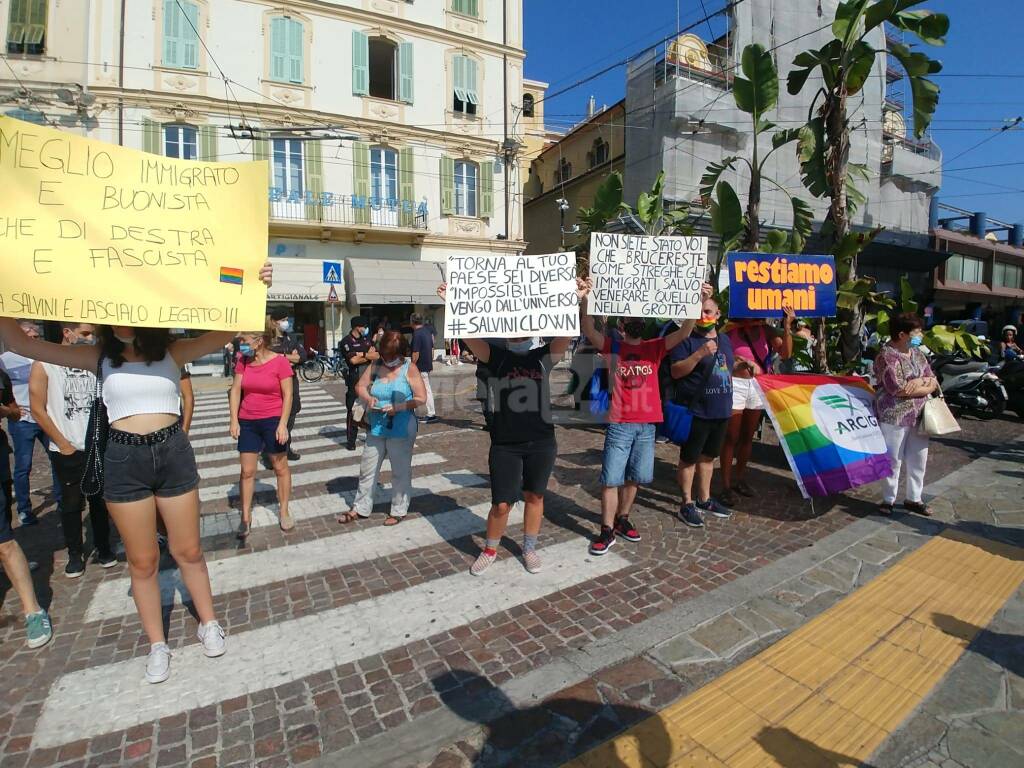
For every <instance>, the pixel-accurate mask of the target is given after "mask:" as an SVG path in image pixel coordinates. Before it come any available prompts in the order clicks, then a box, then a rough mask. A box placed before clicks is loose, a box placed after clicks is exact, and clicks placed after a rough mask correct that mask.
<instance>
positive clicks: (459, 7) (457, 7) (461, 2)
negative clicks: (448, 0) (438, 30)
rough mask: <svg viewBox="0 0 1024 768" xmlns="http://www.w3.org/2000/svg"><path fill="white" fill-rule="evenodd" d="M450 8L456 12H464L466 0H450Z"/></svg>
mask: <svg viewBox="0 0 1024 768" xmlns="http://www.w3.org/2000/svg"><path fill="white" fill-rule="evenodd" d="M452 10H453V11H455V12H456V13H465V12H466V0H452Z"/></svg>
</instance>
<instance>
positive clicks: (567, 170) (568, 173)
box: [555, 157, 572, 184]
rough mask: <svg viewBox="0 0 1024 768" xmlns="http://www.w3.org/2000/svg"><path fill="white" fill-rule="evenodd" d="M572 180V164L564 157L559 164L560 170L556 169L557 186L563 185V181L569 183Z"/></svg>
mask: <svg viewBox="0 0 1024 768" xmlns="http://www.w3.org/2000/svg"><path fill="white" fill-rule="evenodd" d="M571 178H572V163H570V162H569V161H568V160H566V159H565V158H564V157H563V158H562V161H561V162H560V163H559V164H558V168H556V169H555V184H561V183H562V182H563V181H568V180H569V179H571Z"/></svg>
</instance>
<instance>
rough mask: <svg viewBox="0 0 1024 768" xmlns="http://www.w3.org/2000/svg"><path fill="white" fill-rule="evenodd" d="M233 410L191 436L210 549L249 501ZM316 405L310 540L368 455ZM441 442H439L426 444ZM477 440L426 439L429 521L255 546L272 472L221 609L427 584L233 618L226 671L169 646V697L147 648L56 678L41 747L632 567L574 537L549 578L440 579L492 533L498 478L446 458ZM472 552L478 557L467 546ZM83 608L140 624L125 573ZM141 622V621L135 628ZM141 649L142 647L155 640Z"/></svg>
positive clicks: (238, 692)
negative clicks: (443, 564) (245, 620)
mask: <svg viewBox="0 0 1024 768" xmlns="http://www.w3.org/2000/svg"><path fill="white" fill-rule="evenodd" d="M225 400H226V398H225V396H224V393H223V392H213V393H200V394H199V395H198V397H197V408H196V418H195V420H194V422H193V429H192V433H191V434H192V437H193V445H194V446H196V449H197V450H196V460H197V464H198V467H199V472H200V476H201V485H200V498H201V500H202V501H203V505H204V510H203V512H202V516H201V520H200V525H201V535H202V536H203V538H204V539H206V540H207V541H208V542H210V543H215V542H213V541H212V540H213V539H215V538H216V537H222V536H224V535H226V534H232V533H233V532H234V530H235V529H236V527H237V524H238V519H239V516H238V512H237V510H235V509H231V508H227V509H225V507H228V505H229V504H230V503H232V502H235V501H237V494H238V485H237V473H238V454H237V452H236V451H234V450H232V449H231V447H230V444H231V442H232V441H231V440H230V437H229V436H227V425H228V411H227V407H226V402H225ZM303 404H304V412H303V414H302V415H301V417H300V422H299V424H300V428H299V429H297V430H296V431H295V435H296V441H295V448H296V450H299V451H300V452H302V453H303V459H302V461H301V462H300V463H298V464H295V465H293V467H292V471H293V476H292V480H293V488H294V489H295V491H296V492H298V497H297V498H294V499H293V500H292V502H291V504H290V509H291V513H292V516H293V518H294V519H295V521H296V526H297V527H296V530H297V531H300V532H301V531H302V526H303V525H304V524H306V523H318V522H319V521H324V520H326V521H328V522H330V521H331V518H333V516H335V515H337V514H338V513H340V512H343V511H347V510H348V509H349V507H350V506H351V504H352V501H353V499H354V496H355V486H356V482H355V481H356V479H357V476H358V471H359V460H360V450H358V449H357V451H354V452H350V451H347V450H343V449H342V448H341V446H340V445H339V440H342V439H344V425H343V423H341V422H342V421H343V419H344V408H343V407H342V406H340V404H339V403H338V401H337V400H336V399H335V398H334V397H332V396H331V395H330V394H329V393H328V392H327V391H326V390H322V389H320V388H318V387H306V388H304V390H303ZM432 434H436V435H438V436H439V439H437V440H433V441H432V442H427V441H428V440H429V438H430V437H431V435H432ZM472 435H473V430H471V429H468V428H447V429H445V428H442V429H439V430H437V431H432V432H428V433H426V434H424V435H421V439H423V440H424V441H425V442H424V445H423V446H419V445H418V446H417V452H416V453H414V456H413V489H412V496H413V497H414V499H422V498H425V497H431V496H433V497H437V498H436V499H435V500H433V501H431V502H430V503H429V504H427V505H423V506H420V507H419V509H428V508H429V509H432V510H434V511H431V512H429V513H422V514H417V512H418V505H417V504H416V503H415V501H414V504H413V508H412V514H411V515H410V517H409V518H408V519H407V520H405V521H403V522H402V523H401V524H400V525H398V526H394V527H391V528H383V527H381V526H380V525H377V524H373V522H370V523H358V524H356V525H352V526H341V525H338V526H337V528H336V530H335V531H334V532H331V533H329V534H328V535H326V536H324V535H320V536H319V537H317V538H308V537H306V538H304V539H303V540H299V538H301V537H296V538H295V539H294V540H291V541H290V540H289V539H290V537H289V536H284V535H281V534H280V533H278V532H276V531H272V532H271V533H269V534H267V535H268V537H269V538H266V539H260V540H259V544H258V545H252V542H253V540H254V539H255V538H258V537H259V536H260V535H261V534H260V530H261V529H263V530H266V529H271V527H272V526H276V525H277V523H278V512H277V500H276V496H275V480H274V475H273V473H272V472H269V471H264V472H262V474H261V475H260V476H259V477H258V478H257V483H256V497H255V503H254V507H253V519H252V529H253V537H251V538H250V546H251V547H252V548H251V549H245V550H243V551H241V552H218V551H217V550H215V549H209V548H208V555H207V563H208V568H209V572H210V580H211V584H212V587H213V593H214V596H215V600H218V601H223V600H230V601H232V604H235V601H236V598H235V596H237V595H248V596H249V597H248V598H247V599H250V600H260V599H265V596H266V595H268V594H270V593H271V591H272V590H280V588H281V587H282V586H285V587H287V586H288V585H289V584H290V583H293V584H298V583H302V582H303V580H306V579H314V580H315V579H320V578H324V577H327V576H328V575H329V574H338V573H340V572H342V570H343V569H344V571H345V572H346V573H352V574H358V573H361V572H363V571H364V569H366V570H367V571H368V572H376V570H375V569H376V568H377V567H379V566H378V565H377V564H380V563H383V562H385V561H388V560H389V559H393V558H396V557H398V558H403V560H402V562H407V561H412V562H419V563H422V566H421V567H423V568H424V571H423V573H425V574H427V575H426V577H420V578H410V580H409V581H407V582H403V583H402V584H401V585H399V586H396V587H395V588H391V589H389V590H387V591H384V592H383V593H377V594H374V593H372V592H371V593H370V594H374V596H372V597H365V595H366V594H367V592H365V591H364V592H362V593H360V595H356V596H355V597H357V598H359V599H356V600H355V601H353V602H348V603H347V604H342V605H337V604H335V605H333V606H332V605H330V604H327V605H325V606H323V607H321V608H320V609H319V610H316V611H313V612H312V613H308V612H307V613H305V614H302V613H300V614H296V615H294V617H291V616H292V615H291V614H287V615H288V616H289V617H288V618H285V619H283V620H280V621H277V622H276V623H271V624H269V625H266V624H264V625H257V626H252V625H249V626H246V627H243V628H242V629H240V630H238V631H232V626H231V622H230V621H226V628H227V630H228V634H229V637H228V654H227V655H226V656H224V657H222V658H220V659H207V658H205V657H204V656H203V655H202V649H201V646H199V645H197V644H196V643H195V641H194V639H193V638H192V637H187V638H184V639H181V638H172V643H174V642H182V643H183V645H181V647H178V648H177V649H176V650H175V651H174V658H173V662H172V669H173V673H172V676H171V678H170V680H168V681H167V682H165V683H162V684H160V685H157V686H153V685H149V684H147V683H146V682H145V681H144V679H143V675H142V671H143V668H144V666H145V658H144V657H143V656H141V655H139V654H140V653H141V652H144V650H143V651H137V652H136V653H135V654H134V655H133V656H132V657H131V658H127V659H124V658H123V657H121V658H118V659H117V660H114V661H110V660H109V658H108V659H105V662H106V663H101V664H97V665H94V666H89V667H86V668H84V669H72V670H69V671H67V672H65V673H64V674H62V675H60V676H59V677H58V678H57V679H56V680H55V682H54V683H53V684H52V686H51V687H50V689H49V691H48V692H47V694H46V697H45V699H44V700H43V701H42V703H41V705H40V706H41V709H40V711H39V716H38V720H37V721H36V724H35V728H34V731H33V734H32V746H33V748H34V749H44V748H50V747H59V746H61V745H64V744H68V743H71V742H75V741H79V740H83V739H93V738H96V737H100V736H103V735H105V734H111V733H116V732H119V731H126V730H127V729H131V728H133V727H135V726H140V725H145V724H147V723H151V722H155V721H157V720H159V719H160V718H166V717H170V716H174V715H179V714H182V713H188V712H190V711H192V710H196V709H198V708H201V707H207V706H209V705H213V704H217V703H218V702H224V701H227V700H230V699H234V698H235V697H238V696H242V695H244V694H247V693H255V692H259V691H266V690H268V689H277V688H279V687H283V686H287V685H288V684H291V683H293V682H295V681H298V680H301V679H303V678H306V677H308V676H310V675H314V674H316V673H319V672H325V671H329V670H333V669H336V668H338V667H340V666H342V665H346V664H351V663H353V662H358V661H360V660H361V659H364V658H367V657H370V656H376V655H379V654H382V653H385V652H388V651H393V650H395V649H401V648H403V647H405V646H410V645H412V644H414V643H418V642H421V641H425V640H428V639H430V638H432V637H435V636H438V635H441V634H443V633H446V632H449V631H452V630H456V629H457V628H459V627H463V626H464V625H467V624H470V623H472V622H475V621H478V620H480V619H486V618H487V617H489V616H492V615H495V614H499V613H501V612H503V611H509V610H511V609H515V608H516V607H518V606H523V605H525V604H527V603H530V602H531V601H535V600H538V599H540V598H545V597H546V598H548V599H554V598H553V596H554V595H556V594H558V593H560V592H561V591H562V590H566V589H570V588H573V587H576V586H578V585H581V584H583V583H585V582H587V581H590V580H592V579H594V578H595V577H597V576H601V575H605V574H611V573H615V572H617V571H619V570H621V569H623V568H625V567H627V566H628V565H629V561H628V560H627V559H626V558H623V557H621V556H618V555H617V554H616V553H610V554H609V555H607V556H605V557H602V558H592V557H588V556H587V555H586V551H585V548H583V547H581V546H580V543H579V542H578V541H562V542H561V543H553V544H548V545H547V546H545V547H543V548H542V550H541V554H542V556H543V557H544V562H545V569H544V570H543V571H542V572H541V573H540V574H536V575H530V574H527V573H526V572H525V570H524V569H523V566H522V564H521V563H520V562H519V561H518V559H517V558H514V557H510V556H506V557H503V558H502V559H500V560H499V561H498V562H497V563H495V565H494V566H492V568H491V569H490V570H489V571H488V572H487V573H486V574H485V575H484V577H481V578H476V577H473V576H471V575H470V574H469V573H468V570H467V569H465V568H460V570H459V572H457V573H454V574H453V573H452V572H451V569H450V568H449V569H448V570H447V571H444V572H443V574H444V575H441V574H439V573H438V572H437V571H436V569H433V568H432V567H430V565H429V563H430V562H433V561H434V560H436V558H437V557H438V556H439V555H442V554H443V556H444V557H445V558H447V557H450V554H447V553H451V552H452V551H453V548H455V547H456V544H455V543H456V542H458V541H459V540H466V539H467V538H468V537H470V536H474V535H482V534H483V532H484V529H485V526H486V518H487V513H488V511H489V508H490V505H489V503H487V502H486V501H485V499H486V495H485V493H484V489H485V487H486V485H487V483H488V480H487V478H486V477H485V476H483V475H482V474H479V473H477V472H474V471H472V470H471V469H468V468H466V467H464V466H453V465H452V462H451V461H450V459H448V458H446V456H445V447H446V446H448V445H450V444H451V443H450V441H451V440H453V439H459V437H460V436H461V437H464V438H469V437H472ZM386 469H387V467H385V470H386ZM387 479H388V476H387V475H384V480H385V481H386V480H387ZM376 497H377V498H376V502H377V504H382V505H383V504H387V503H388V502H389V501H390V490H389V489H387V488H378V489H377V493H376ZM522 522H523V510H522V508H521V505H517V506H516V507H515V508H514V509H513V510H512V512H511V514H510V519H509V524H510V526H516V525H521V524H522ZM320 524H321V525H322V522H321V523H320ZM322 530H323V529H322V528H318V529H317V531H322ZM470 546H471V548H472V547H474V546H475V545H470ZM459 548H460V549H462V550H463V551H465V549H464V548H465V545H459ZM406 558H407V559H408V560H406ZM335 578H336V577H335ZM159 583H160V594H161V601H162V603H163V605H164V606H165V611H171V612H176V611H179V610H181V606H182V604H184V603H187V602H188V601H189V598H188V591H187V589H186V588H185V586H184V584H183V583H182V579H181V575H180V573H179V571H178V570H177V569H176V568H175V569H169V570H165V571H162V572H161V573H160V574H159ZM84 596H85V599H86V605H85V608H84V615H82V618H81V621H82V622H83V623H84V625H85V626H86V627H89V626H97V625H100V624H102V625H103V626H107V623H108V622H111V621H114V622H120V621H122V620H124V619H126V618H130V617H133V616H134V613H135V606H134V602H133V600H132V595H131V583H130V579H129V578H128V576H127V574H121V575H120V576H119V577H118V578H109V579H106V580H104V581H102V582H100V583H98V584H96V585H95V588H94V589H93V590H92V591H91V592H89V593H86V594H85V595H84ZM260 596H264V597H262V598H261V597H260ZM229 615H230V612H229ZM187 624H188V625H189V626H192V625H191V623H190V622H187ZM128 626H135V625H134V624H133V623H131V622H129V625H128ZM128 631H136V630H134V629H131V630H128ZM189 631H192V630H189ZM140 647H141V648H143V649H144V648H145V646H144V644H143V645H142V646H140Z"/></svg>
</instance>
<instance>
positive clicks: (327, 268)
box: [324, 261, 341, 285]
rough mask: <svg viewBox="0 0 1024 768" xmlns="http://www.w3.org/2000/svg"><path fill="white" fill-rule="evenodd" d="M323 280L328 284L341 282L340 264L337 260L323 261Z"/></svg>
mask: <svg viewBox="0 0 1024 768" xmlns="http://www.w3.org/2000/svg"><path fill="white" fill-rule="evenodd" d="M324 282H325V283H327V284H328V285H340V284H341V264H340V263H339V262H337V261H325V262H324Z"/></svg>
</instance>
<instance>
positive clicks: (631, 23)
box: [524, 0, 1024, 222]
mask: <svg viewBox="0 0 1024 768" xmlns="http://www.w3.org/2000/svg"><path fill="white" fill-rule="evenodd" d="M703 1H704V6H705V7H706V8H707V10H708V11H710V12H713V11H715V10H718V9H719V8H721V7H722V5H723V4H724V3H723V0H703ZM1019 3H1020V0H931V2H927V3H925V4H924V5H923V6H922V7H923V8H930V9H933V10H936V11H941V12H943V13H946V14H949V16H950V20H951V29H950V34H949V39H948V42H947V45H946V47H945V48H942V49H932V54H931V55H932V56H934V57H937V58H939V59H940V60H941V61H942V63H943V65H944V72H943V74H942V75H940V76H939V77H938V78H937V80H938V82H939V83H940V85H941V87H942V97H941V101H940V104H939V110H938V112H937V114H936V117H935V121H934V122H933V124H932V138H933V140H934V141H935V142H936V143H937V144H939V146H940V147H942V150H943V153H944V157H945V162H946V166H945V167H946V174H945V178H944V180H943V185H942V192H941V193H940V199H941V200H942V201H943V202H947V203H949V204H950V205H955V206H958V207H961V208H967V209H970V210H982V211H986V212H987V213H988V214H989V216H991V217H995V218H999V219H1003V220H1005V221H1010V222H1014V221H1024V128H1022V129H1020V130H1016V131H1007V132H1005V133H1002V134H1000V135H998V136H995V137H994V138H991V140H990V141H987V142H986V143H985V144H984V145H983V146H980V147H978V148H977V149H971V147H972V146H973V145H975V144H978V143H979V142H981V141H982V140H984V139H986V138H989V137H991V136H992V135H993V133H994V130H993V129H996V130H997V129H998V128H999V127H1001V126H1002V125H1003V124H1004V121H1005V120H1006V119H1012V118H1015V117H1017V116H1019V115H1024V55H1022V51H1021V48H1022V45H1024V44H1022V42H1021V39H1020V28H1019V23H1018V21H1019V13H1020V8H1019ZM679 7H680V16H681V19H682V25H683V26H686V25H687V24H688V23H692V22H694V21H697V20H699V19H701V18H702V17H703V16H704V12H703V11H702V10H701V2H700V0H680V2H679ZM982 7H983V8H984V10H983V11H981V10H980V9H981V8H982ZM524 8H525V10H524V12H525V20H526V21H525V25H526V31H525V35H526V51H527V57H526V76H527V77H529V78H533V79H536V80H543V81H545V82H548V83H551V86H552V87H551V91H552V92H554V91H556V90H560V89H562V88H565V87H567V86H569V85H572V84H573V83H575V82H576V81H578V80H580V79H582V78H584V77H587V76H588V75H591V74H594V73H595V72H597V71H599V70H601V69H603V68H604V67H606V66H608V65H610V64H612V63H614V62H616V61H619V60H621V59H623V58H626V57H627V56H628V55H630V54H634V53H636V52H638V51H640V50H642V49H643V48H644V47H645V46H647V45H650V44H652V43H654V42H656V41H658V40H661V39H662V38H664V37H666V36H668V35H670V34H672V32H673V30H675V29H676V0H632V1H631V2H629V3H622V2H613V0H587V1H586V2H583V1H582V0H576V1H571V2H552V0H524ZM627 9H628V10H627ZM624 11H625V12H624ZM609 29H614V30H615V34H614V36H612V35H609V34H608V30H609ZM702 31H703V34H702V37H705V38H706V37H709V36H710V33H709V31H708V29H707V27H706V26H704V27H701V28H699V29H696V30H694V32H696V33H698V34H701V33H702ZM792 48H793V51H792V53H794V54H795V53H797V52H799V50H801V49H800V48H799V46H798V45H794V46H792ZM978 74H980V75H986V77H966V76H965V75H978ZM1004 75H1016V76H1017V77H1003V76H1004ZM624 88H625V71H624V68H623V67H618V68H616V69H614V70H613V71H611V72H609V73H608V74H605V75H603V76H601V77H600V78H597V79H595V80H592V81H590V82H588V83H586V84H584V85H581V86H579V87H578V88H574V89H572V90H570V91H568V92H567V93H565V94H564V95H561V96H556V97H555V98H553V99H551V100H550V101H548V102H546V104H545V106H546V109H547V122H548V126H549V127H551V128H556V129H565V128H566V127H568V126H570V125H572V124H573V123H575V122H577V121H578V120H580V119H581V118H582V117H583V115H584V114H585V111H586V105H587V99H588V98H589V97H590V96H591V95H593V96H594V97H595V98H596V99H597V104H598V106H601V105H602V104H614V103H615V102H616V101H618V100H619V99H620V98H622V96H623V94H624ZM967 150H970V151H967ZM961 152H966V154H964V155H963V157H960V158H957V157H956V156H957V155H959V154H960V153H961ZM1010 163H1021V164H1020V165H1009V164H1010ZM976 166H996V167H989V168H977V167H976Z"/></svg>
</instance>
